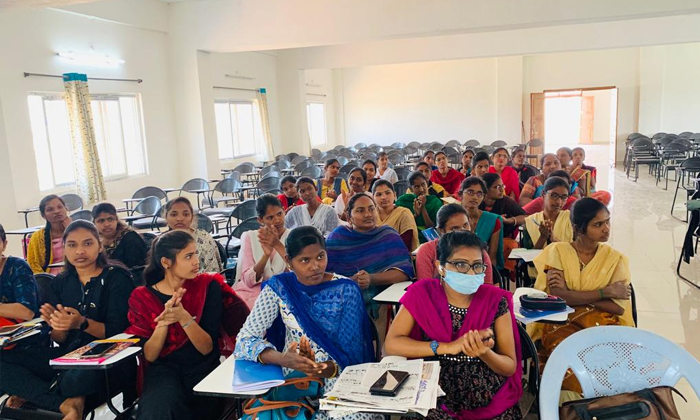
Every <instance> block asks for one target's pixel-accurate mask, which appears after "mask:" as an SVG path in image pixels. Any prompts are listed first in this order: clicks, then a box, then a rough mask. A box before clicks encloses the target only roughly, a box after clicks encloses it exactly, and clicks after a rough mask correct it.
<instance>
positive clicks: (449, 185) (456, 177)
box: [430, 168, 465, 195]
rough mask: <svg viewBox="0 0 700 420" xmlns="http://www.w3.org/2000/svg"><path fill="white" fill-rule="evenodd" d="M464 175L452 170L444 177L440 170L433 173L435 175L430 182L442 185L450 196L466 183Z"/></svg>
mask: <svg viewBox="0 0 700 420" xmlns="http://www.w3.org/2000/svg"><path fill="white" fill-rule="evenodd" d="M464 178H465V177H464V174H463V173H461V172H460V171H458V170H456V169H452V168H450V169H449V171H448V172H447V175H446V176H442V174H441V173H440V170H439V169H436V170H434V171H433V175H432V176H431V177H430V180H431V181H433V182H434V183H436V184H439V185H442V187H443V188H444V189H445V191H447V192H448V194H450V195H453V194H454V193H456V192H457V191H459V187H460V185H462V181H464Z"/></svg>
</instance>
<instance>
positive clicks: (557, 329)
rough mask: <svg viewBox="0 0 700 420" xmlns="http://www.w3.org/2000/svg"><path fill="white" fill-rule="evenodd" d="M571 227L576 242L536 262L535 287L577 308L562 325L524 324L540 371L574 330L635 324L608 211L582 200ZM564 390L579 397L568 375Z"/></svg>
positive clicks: (624, 268) (578, 389) (626, 276)
mask: <svg viewBox="0 0 700 420" xmlns="http://www.w3.org/2000/svg"><path fill="white" fill-rule="evenodd" d="M548 182H549V181H548ZM570 223H571V224H572V225H573V229H574V231H575V239H573V240H572V239H569V240H567V241H562V242H557V243H554V244H552V245H550V246H548V247H547V248H545V249H544V251H542V253H541V254H540V255H539V256H538V257H537V258H535V261H534V262H535V266H536V267H537V271H538V275H537V281H536V282H535V288H537V289H539V290H543V291H545V292H547V293H550V294H552V295H555V296H559V297H560V298H562V299H564V300H565V301H566V303H567V304H568V305H569V306H571V307H573V308H574V309H575V312H574V313H572V314H569V319H568V321H567V323H566V324H564V325H550V324H540V323H535V324H531V325H528V333H529V334H530V336H532V339H533V341H535V343H536V345H537V347H538V355H539V358H540V369H543V368H544V365H545V363H546V361H547V359H548V357H549V356H550V355H551V353H552V351H553V350H554V348H555V347H556V345H557V344H558V343H560V342H561V341H562V340H564V339H566V338H567V337H568V336H570V335H571V334H574V333H575V332H577V331H580V330H582V329H584V328H589V327H596V326H598V325H624V326H634V320H633V319H632V307H631V304H630V295H631V290H630V281H631V275H630V269H629V261H628V260H627V257H626V256H624V255H622V254H621V253H619V252H618V251H616V250H614V249H613V248H612V247H610V246H609V245H606V244H605V242H607V240H608V238H609V237H610V213H609V212H608V209H607V208H606V207H605V205H604V204H602V203H601V202H599V201H597V200H595V199H592V198H582V199H580V200H578V201H577V202H576V204H574V207H573V210H572V212H571V222H570ZM562 390H563V391H562V396H565V395H564V394H565V392H564V391H572V392H574V393H576V394H577V395H575V397H577V398H580V394H581V387H580V384H579V383H578V381H577V380H576V377H575V376H574V375H573V374H572V373H571V372H567V373H566V375H565V376H564V381H563V384H562ZM566 394H568V393H566ZM568 395H571V394H568ZM565 397H566V396H565Z"/></svg>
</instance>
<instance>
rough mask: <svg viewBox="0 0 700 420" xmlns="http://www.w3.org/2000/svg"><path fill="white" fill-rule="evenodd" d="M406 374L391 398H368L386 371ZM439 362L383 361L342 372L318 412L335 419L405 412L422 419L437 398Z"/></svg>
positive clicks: (376, 396)
mask: <svg viewBox="0 0 700 420" xmlns="http://www.w3.org/2000/svg"><path fill="white" fill-rule="evenodd" d="M389 369H390V370H399V371H405V372H408V373H409V378H408V379H407V380H406V382H405V383H404V384H403V386H401V388H400V389H399V391H398V394H397V395H396V396H395V397H386V396H379V395H372V394H370V392H369V388H370V386H371V385H372V384H373V383H374V382H375V381H376V380H377V379H379V377H380V376H381V375H382V374H383V373H384V372H385V371H386V370H389ZM439 377H440V363H439V362H424V361H423V360H420V359H419V360H398V361H393V360H392V361H384V362H381V363H365V364H361V365H355V366H348V367H347V368H345V370H343V373H341V375H340V377H339V378H338V380H337V381H336V383H335V385H334V386H333V389H332V390H331V391H330V392H328V393H326V398H323V399H321V401H320V402H321V407H320V408H321V410H324V411H328V415H329V417H332V418H336V417H342V416H346V415H348V414H353V413H357V412H377V413H396V414H403V413H407V412H409V411H414V412H417V413H419V414H421V415H423V416H425V415H427V414H428V411H429V410H430V409H431V408H435V404H436V402H437V397H438V391H439V387H438V379H439Z"/></svg>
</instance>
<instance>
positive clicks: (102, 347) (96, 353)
mask: <svg viewBox="0 0 700 420" xmlns="http://www.w3.org/2000/svg"><path fill="white" fill-rule="evenodd" d="M116 345H117V344H116V343H99V344H97V345H95V346H94V347H93V348H91V349H90V350H88V351H86V352H85V353H83V354H82V355H81V356H80V358H82V359H93V358H95V357H100V356H102V355H104V354H105V353H107V352H108V351H110V350H112V349H113V348H114V346H116Z"/></svg>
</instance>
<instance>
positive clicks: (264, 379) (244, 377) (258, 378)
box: [233, 360, 284, 392]
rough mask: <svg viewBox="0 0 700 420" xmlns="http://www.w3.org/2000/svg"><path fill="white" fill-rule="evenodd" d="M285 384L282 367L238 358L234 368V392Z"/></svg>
mask: <svg viewBox="0 0 700 420" xmlns="http://www.w3.org/2000/svg"><path fill="white" fill-rule="evenodd" d="M282 384H284V374H283V373H282V368H281V367H280V366H277V365H263V364H262V363H257V362H250V361H248V360H236V362H235V367H234V369H233V392H246V391H258V390H261V389H269V388H272V387H276V386H279V385H282Z"/></svg>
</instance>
